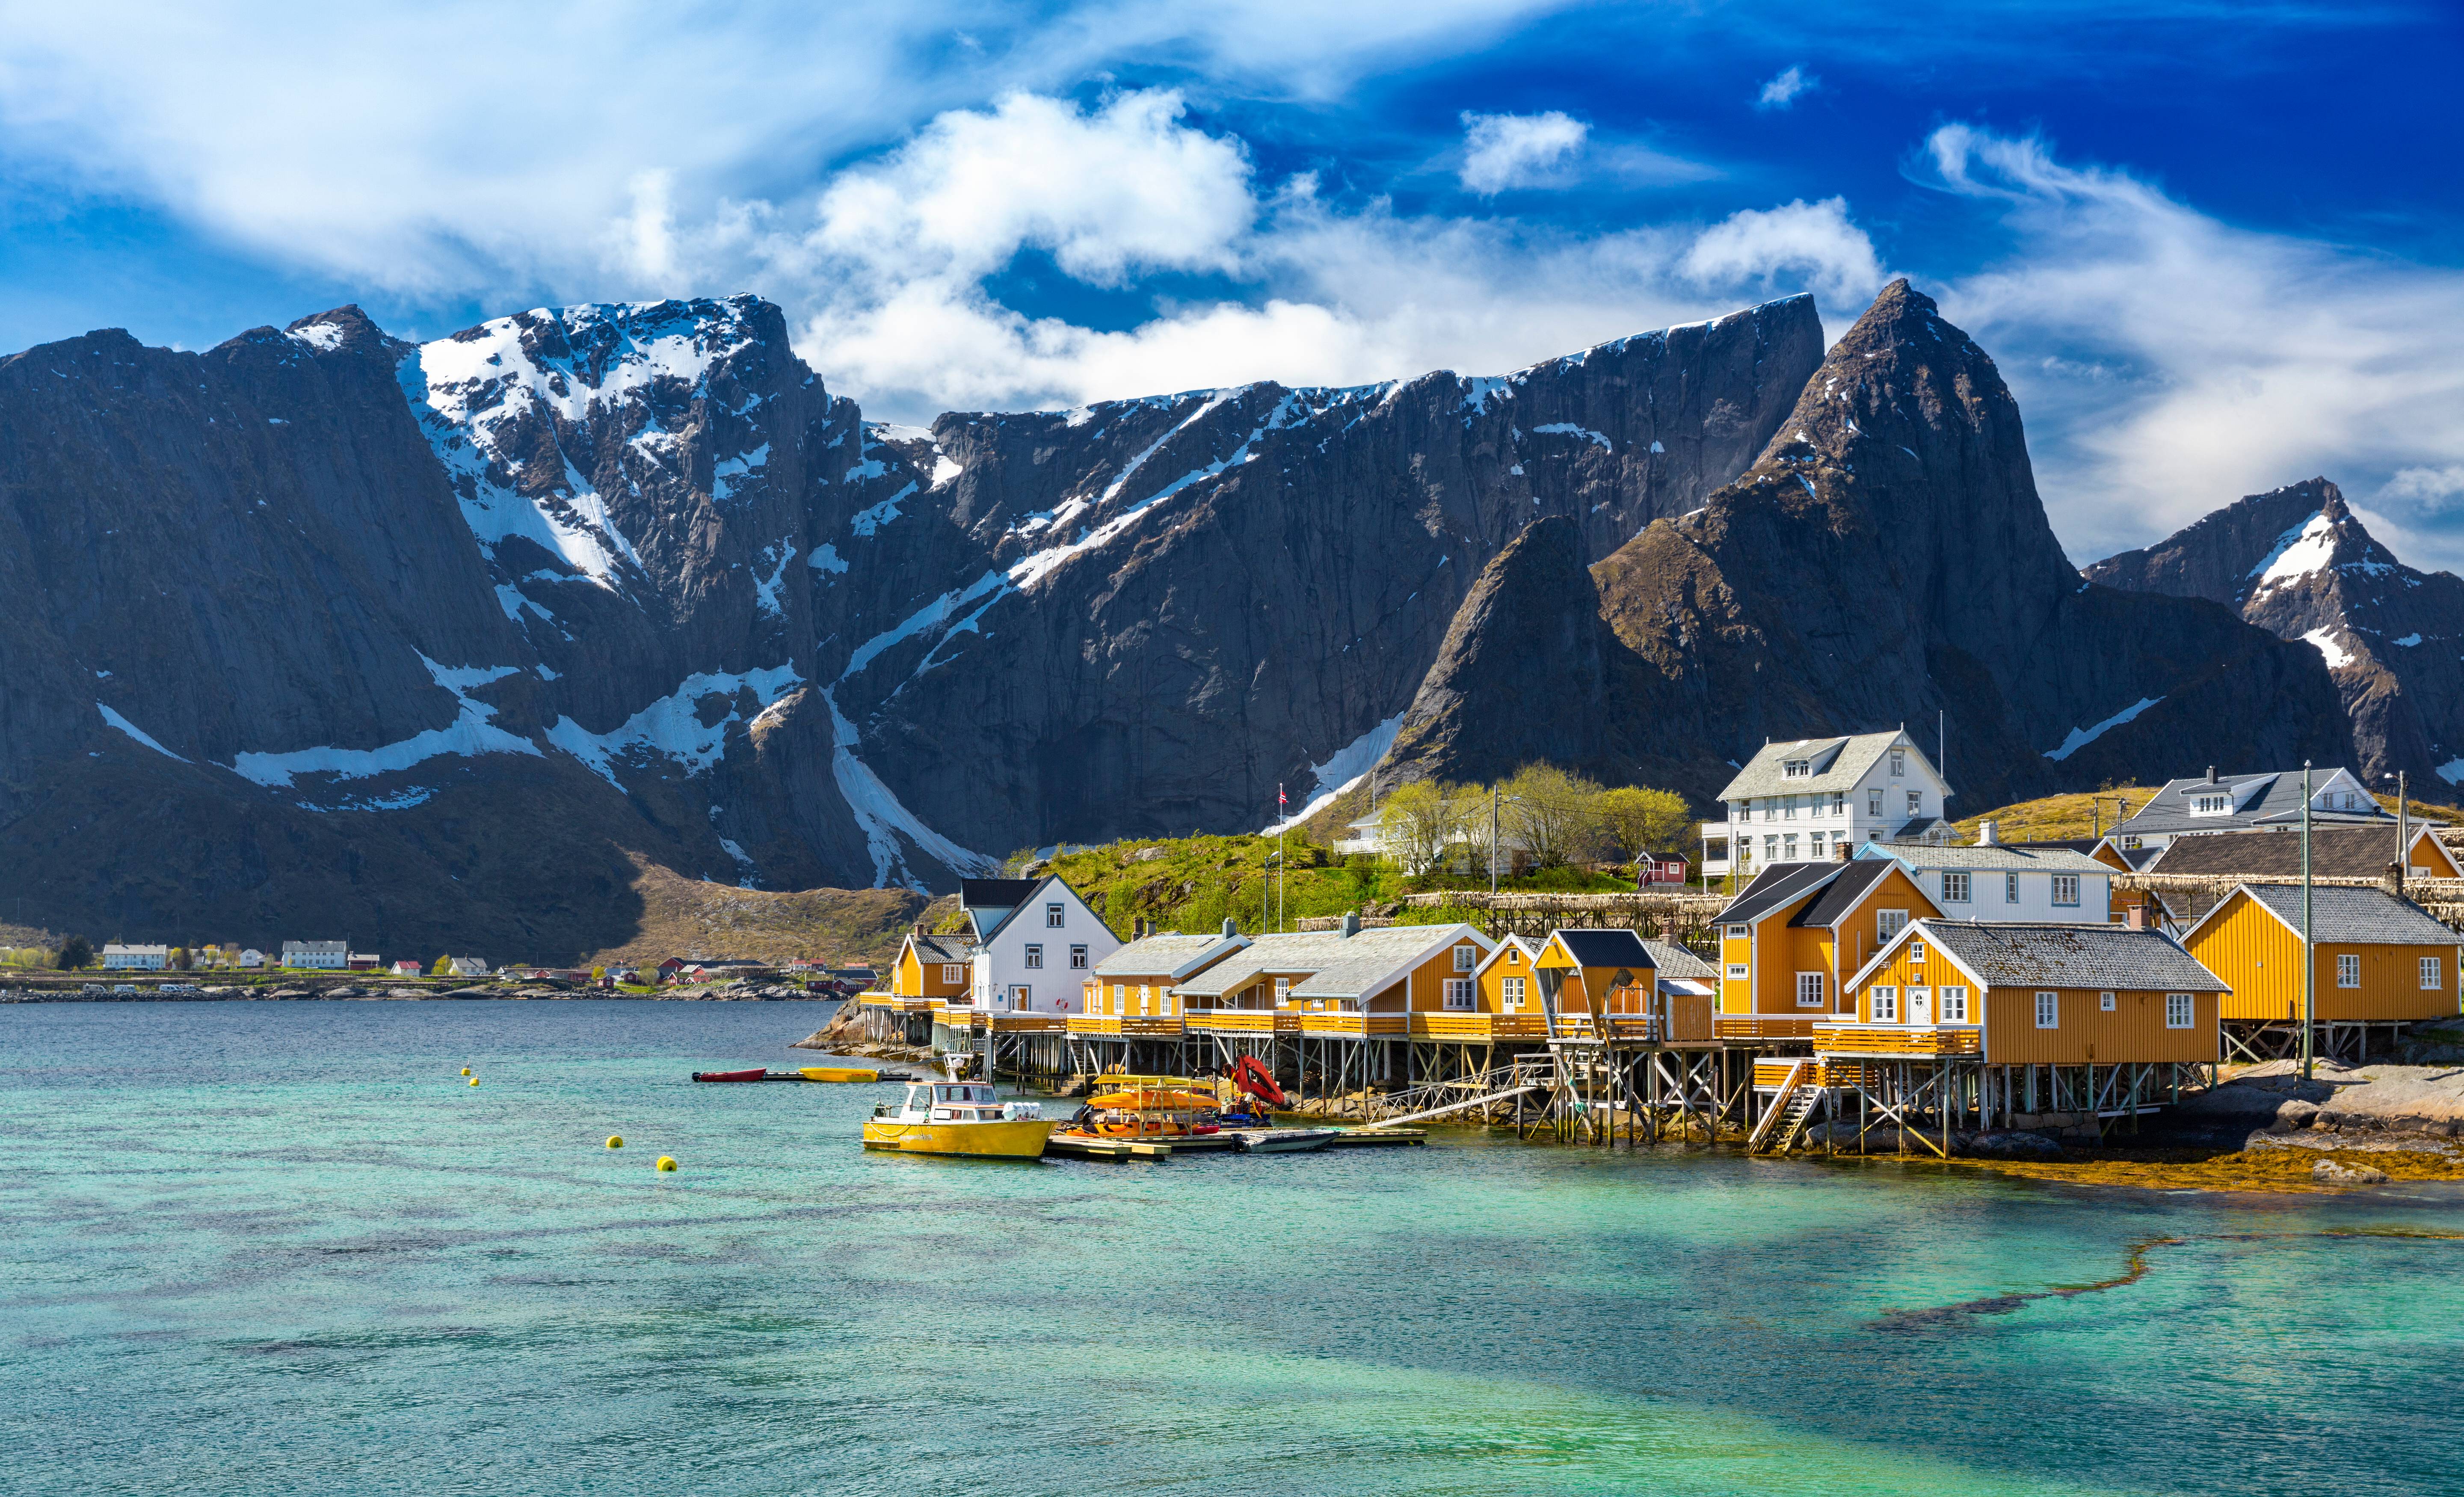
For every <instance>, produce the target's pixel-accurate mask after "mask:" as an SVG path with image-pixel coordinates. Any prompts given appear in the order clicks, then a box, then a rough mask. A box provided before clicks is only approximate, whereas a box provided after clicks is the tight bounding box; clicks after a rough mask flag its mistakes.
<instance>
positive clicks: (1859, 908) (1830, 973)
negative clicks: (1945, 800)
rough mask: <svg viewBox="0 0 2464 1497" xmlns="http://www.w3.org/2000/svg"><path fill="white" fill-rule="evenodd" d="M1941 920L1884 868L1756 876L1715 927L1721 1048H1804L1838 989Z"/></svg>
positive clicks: (1871, 863) (1791, 866) (1834, 1007)
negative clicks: (1912, 925) (1924, 924)
mask: <svg viewBox="0 0 2464 1497" xmlns="http://www.w3.org/2000/svg"><path fill="white" fill-rule="evenodd" d="M1940 914H1942V911H1941V909H1940V908H1939V907H1937V906H1936V905H1935V904H1934V902H1933V900H1932V899H1931V898H1929V897H1927V896H1926V894H1925V891H1924V890H1923V889H1921V888H1919V887H1918V886H1917V884H1916V881H1915V880H1914V879H1913V878H1912V877H1911V876H1910V874H1909V871H1908V870H1907V869H1906V868H1905V867H1904V866H1903V865H1902V864H1900V863H1899V862H1897V861H1896V860H1894V859H1890V858H1851V859H1848V860H1846V861H1835V862H1830V863H1782V864H1776V865H1774V866H1772V867H1770V868H1766V869H1764V870H1762V871H1761V872H1760V873H1758V874H1756V875H1755V876H1754V880H1753V882H1752V883H1750V884H1748V885H1747V886H1746V888H1745V892H1743V893H1741V894H1739V895H1738V896H1737V897H1736V898H1735V900H1733V901H1731V902H1730V903H1729V905H1728V906H1727V908H1726V909H1724V910H1722V911H1721V912H1720V914H1718V915H1717V916H1716V917H1715V919H1716V922H1717V925H1718V928H1719V932H1720V963H1721V981H1720V1011H1719V1014H1718V1016H1717V1017H1716V1018H1715V1019H1714V1020H1713V1028H1714V1030H1715V1032H1716V1033H1717V1034H1718V1035H1719V1037H1720V1038H1722V1039H1726V1040H1741V1041H1742V1040H1780V1041H1803V1040H1809V1039H1811V1038H1812V1037H1813V1033H1814V1025H1815V1024H1816V1023H1817V1022H1819V1021H1821V1020H1823V1019H1826V1018H1828V1017H1830V1016H1832V1015H1834V1014H1836V1013H1838V1012H1840V1011H1842V1010H1843V1009H1844V1008H1845V1007H1846V1002H1845V998H1844V991H1843V990H1844V986H1845V984H1844V982H1843V979H1845V978H1846V977H1847V975H1848V974H1850V973H1852V972H1854V971H1856V970H1857V969H1858V968H1859V966H1861V965H1863V964H1864V963H1865V962H1866V961H1868V960H1870V959H1872V958H1873V955H1874V953H1876V952H1877V951H1880V950H1881V948H1882V947H1883V946H1884V945H1886V944H1888V943H1889V941H1890V940H1891V938H1892V937H1893V936H1897V935H1898V934H1899V933H1900V932H1901V931H1902V930H1903V929H1905V928H1906V926H1907V924H1908V922H1909V921H1910V920H1912V919H1925V918H1927V917H1930V916H1938V915H1940Z"/></svg>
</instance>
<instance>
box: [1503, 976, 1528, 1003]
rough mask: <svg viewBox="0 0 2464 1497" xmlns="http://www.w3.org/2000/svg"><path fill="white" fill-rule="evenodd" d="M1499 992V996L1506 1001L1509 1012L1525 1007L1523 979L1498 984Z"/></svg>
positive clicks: (1508, 980) (1508, 979)
mask: <svg viewBox="0 0 2464 1497" xmlns="http://www.w3.org/2000/svg"><path fill="white" fill-rule="evenodd" d="M1498 991H1499V996H1500V997H1502V998H1504V999H1505V1000H1506V1006H1507V1008H1508V1009H1509V1010H1511V1009H1517V1008H1521V1007H1522V1006H1523V980H1522V979H1521V978H1507V980H1505V981H1503V982H1501V983H1499V984H1498Z"/></svg>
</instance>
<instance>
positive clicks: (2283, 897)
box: [2202, 884, 2464, 946]
mask: <svg viewBox="0 0 2464 1497" xmlns="http://www.w3.org/2000/svg"><path fill="white" fill-rule="evenodd" d="M2241 887H2242V892H2245V893H2247V894H2249V895H2250V896H2251V897H2252V898H2253V899H2255V900H2257V901H2258V902H2259V903H2260V904H2263V905H2265V906H2267V908H2269V909H2270V910H2273V911H2275V912H2276V914H2277V918H2278V919H2281V920H2282V921H2283V922H2284V923H2285V924H2287V925H2289V926H2291V927H2293V928H2294V929H2295V930H2297V931H2298V930H2299V929H2300V928H2301V886H2300V885H2299V884H2244V885H2243V886H2241ZM2217 908H2218V909H2221V908H2223V906H2222V905H2219V906H2218V907H2217ZM2214 913H2215V912H2214V911H2210V912H2209V914H2211V915H2212V914H2214ZM2202 923H2205V922H2202ZM2310 939H2311V940H2313V941H2337V942H2343V943H2346V944H2350V945H2361V946H2453V945H2454V944H2456V943H2457V942H2458V941H2464V936H2458V935H2457V934H2456V933H2455V932H2454V931H2453V930H2451V929H2450V928H2448V927H2447V926H2445V925H2442V924H2441V923H2439V922H2438V921H2436V920H2433V919H2431V917H2430V916H2429V915H2428V914H2425V913H2423V911H2422V909H2421V907H2420V906H2419V905H2416V904H2414V903H2412V902H2411V901H2409V900H2406V899H2398V898H2397V897H2396V896H2395V895H2393V894H2390V893H2388V892H2387V891H2386V890H2384V889H2354V888H2351V887H2349V886H2342V885H2339V886H2333V887H2330V888H2325V889H2321V888H2319V887H2318V886H2316V885H2313V886H2311V890H2310Z"/></svg>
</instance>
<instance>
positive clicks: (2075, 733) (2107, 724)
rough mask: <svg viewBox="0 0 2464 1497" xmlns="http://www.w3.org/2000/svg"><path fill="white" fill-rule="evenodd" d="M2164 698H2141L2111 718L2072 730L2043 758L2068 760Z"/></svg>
mask: <svg viewBox="0 0 2464 1497" xmlns="http://www.w3.org/2000/svg"><path fill="white" fill-rule="evenodd" d="M2164 699H2165V698H2163V697H2161V696H2143V697H2141V698H2140V699H2139V700H2137V701H2135V702H2133V703H2131V704H2130V705H2129V706H2127V707H2124V708H2123V709H2122V711H2120V712H2118V713H2115V714H2114V715H2112V716H2110V717H2107V718H2105V719H2104V720H2103V721H2102V722H2100V723H2095V724H2092V725H2090V726H2088V727H2084V728H2073V729H2072V730H2071V733H2070V737H2066V738H2064V739H2062V744H2061V747H2059V748H2050V749H2047V750H2045V757H2046V758H2047V759H2050V760H2056V761H2059V760H2065V759H2068V758H2070V757H2071V756H2072V755H2073V754H2076V753H2078V752H2079V750H2080V749H2083V748H2085V747H2087V746H2088V745H2089V744H2091V743H2093V742H2095V741H2096V740H2097V739H2099V738H2101V737H2104V736H2105V734H2107V733H2109V732H2111V731H2112V730H2113V729H2115V728H2119V727H2121V726H2122V725H2123V723H2125V722H2128V721H2130V720H2131V719H2132V718H2134V717H2136V716H2138V715H2140V714H2141V713H2143V712H2145V711H2146V710H2147V709H2148V708H2150V707H2153V706H2155V705H2156V704H2157V703H2158V702H2161V701H2163V700H2164Z"/></svg>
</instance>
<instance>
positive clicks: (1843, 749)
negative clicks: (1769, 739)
mask: <svg viewBox="0 0 2464 1497" xmlns="http://www.w3.org/2000/svg"><path fill="white" fill-rule="evenodd" d="M1895 743H1896V744H1899V745H1900V746H1901V747H1903V748H1907V749H1914V748H1915V747H1916V744H1915V743H1914V742H1913V741H1911V740H1910V739H1909V738H1908V737H1907V735H1906V734H1904V733H1903V732H1901V731H1899V730H1898V729H1896V728H1895V729H1893V730H1892V731H1890V732H1888V733H1853V734H1850V735H1848V736H1847V737H1836V738H1796V739H1793V740H1791V741H1789V742H1787V743H1766V744H1764V745H1763V746H1762V748H1761V750H1760V751H1758V752H1757V753H1756V754H1755V755H1754V757H1753V758H1751V759H1749V760H1746V763H1745V767H1744V768H1742V769H1740V770H1738V771H1737V777H1736V778H1735V779H1734V780H1731V781H1729V782H1728V787H1727V789H1725V790H1723V791H1721V792H1720V799H1721V800H1723V801H1745V800H1750V799H1752V798H1753V797H1755V796H1758V795H1803V794H1805V793H1807V792H1808V791H1825V792H1828V791H1833V790H1853V789H1855V788H1856V786H1857V782H1858V781H1859V780H1862V779H1864V778H1865V771H1867V770H1869V769H1871V768H1873V767H1874V761H1875V760H1879V759H1881V757H1882V755H1883V753H1884V751H1886V750H1888V749H1889V748H1890V747H1891V746H1892V745H1893V744H1895ZM1793 759H1809V760H1813V761H1814V764H1813V768H1814V775H1813V778H1811V779H1803V778H1800V779H1795V780H1791V779H1789V778H1788V775H1787V772H1786V769H1785V767H1784V766H1785V765H1786V764H1787V763H1788V761H1789V760H1793Z"/></svg>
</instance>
